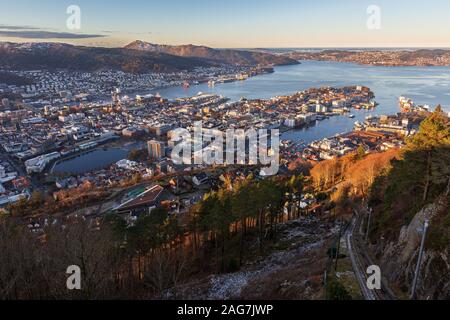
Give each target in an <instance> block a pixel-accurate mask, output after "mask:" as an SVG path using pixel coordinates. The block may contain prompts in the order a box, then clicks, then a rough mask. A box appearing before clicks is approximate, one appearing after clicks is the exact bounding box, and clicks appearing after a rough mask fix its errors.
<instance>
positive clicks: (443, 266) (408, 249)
mask: <svg viewBox="0 0 450 320" xmlns="http://www.w3.org/2000/svg"><path fill="white" fill-rule="evenodd" d="M441 200H442V199H441ZM441 200H438V201H436V202H435V203H433V204H430V205H428V206H426V207H425V208H423V209H422V210H421V211H420V212H418V213H417V214H416V215H415V216H414V218H413V220H412V221H411V222H410V223H409V224H408V225H405V226H403V227H402V229H401V230H400V233H399V237H398V240H397V241H395V242H387V241H385V240H384V239H382V240H381V241H379V242H378V243H377V245H376V246H375V248H374V251H375V252H376V253H377V256H378V257H379V260H380V267H381V270H382V272H383V275H384V276H385V277H386V279H387V280H388V282H389V283H390V284H391V285H393V287H396V288H398V289H399V291H401V292H402V293H403V294H404V295H405V297H400V298H407V297H408V294H409V293H410V292H411V286H412V282H413V279H414V272H415V268H416V265H417V260H418V254H419V249H420V242H421V235H420V233H419V231H418V230H419V229H421V228H422V227H423V224H424V221H425V219H428V220H429V221H430V226H432V225H433V221H435V220H436V216H437V214H438V212H440V211H441V210H442V209H443V208H445V205H444V204H443V203H442V201H441ZM397 293H398V292H397ZM417 297H418V299H450V255H449V246H446V249H445V250H443V251H442V250H440V251H438V250H435V249H428V250H427V248H426V246H425V252H424V255H423V259H422V264H421V272H420V275H419V282H418V286H417Z"/></svg>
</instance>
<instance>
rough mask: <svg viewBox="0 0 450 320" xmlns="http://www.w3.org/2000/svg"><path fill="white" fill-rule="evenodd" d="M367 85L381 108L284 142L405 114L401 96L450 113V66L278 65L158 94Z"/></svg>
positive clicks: (109, 159)
mask: <svg viewBox="0 0 450 320" xmlns="http://www.w3.org/2000/svg"><path fill="white" fill-rule="evenodd" d="M353 85H363V86H367V87H369V88H371V89H372V91H373V92H374V93H375V100H376V101H377V102H378V103H379V104H380V105H379V106H378V107H377V108H376V109H375V110H372V111H366V110H361V111H358V110H353V111H352V113H353V114H354V115H355V118H354V119H350V118H348V117H347V116H337V117H331V118H329V119H326V120H323V121H318V122H317V123H316V125H315V126H312V127H309V128H304V129H301V130H291V131H289V132H286V133H284V134H283V135H282V138H283V139H289V140H293V141H300V140H302V141H305V142H307V143H309V142H311V141H314V140H319V139H323V138H325V137H330V136H334V135H335V134H339V133H343V132H348V131H351V130H352V129H353V127H354V122H355V121H357V120H358V121H363V120H364V119H365V117H366V116H367V115H381V114H395V113H397V112H399V108H398V98H399V97H400V96H402V95H403V96H406V97H408V98H412V99H413V100H414V101H415V102H416V103H418V104H429V105H430V106H432V107H434V106H435V105H437V104H442V105H443V108H444V109H445V110H446V111H450V108H449V106H450V67H374V66H363V65H357V64H353V63H339V62H322V61H303V62H302V64H300V65H294V66H282V67H276V68H275V73H272V74H266V75H261V76H257V77H253V78H251V79H249V80H247V81H238V82H233V83H225V84H217V85H216V86H215V87H213V88H210V87H208V85H207V84H202V85H198V86H191V87H190V88H188V89H185V88H182V87H174V88H166V89H161V90H153V91H150V92H142V94H146V93H153V94H155V93H157V92H159V93H160V94H161V96H162V97H164V98H168V99H174V98H179V97H189V96H194V95H196V94H198V93H199V92H203V93H215V94H219V95H223V96H226V97H228V98H230V99H231V100H233V101H236V100H239V99H240V98H242V97H245V98H248V99H255V98H263V99H268V98H272V97H275V96H279V95H289V94H293V93H295V92H298V91H302V90H306V89H308V88H311V87H321V86H333V87H342V86H353ZM128 152H129V150H126V149H107V150H104V149H98V150H95V151H93V152H90V153H87V154H84V155H82V156H80V157H77V158H75V159H72V160H68V161H65V162H62V163H60V164H59V165H57V166H56V167H55V172H70V173H83V172H88V171H91V170H94V169H98V168H104V167H107V166H109V165H110V164H112V163H114V162H116V161H118V160H121V159H123V158H126V156H127V154H128Z"/></svg>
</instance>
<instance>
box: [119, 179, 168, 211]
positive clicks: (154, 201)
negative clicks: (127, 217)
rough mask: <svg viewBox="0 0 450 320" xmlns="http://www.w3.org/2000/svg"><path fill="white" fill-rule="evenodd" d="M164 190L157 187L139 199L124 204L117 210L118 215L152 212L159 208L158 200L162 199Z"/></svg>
mask: <svg viewBox="0 0 450 320" xmlns="http://www.w3.org/2000/svg"><path fill="white" fill-rule="evenodd" d="M163 191H164V188H163V187H161V186H160V185H155V186H153V187H151V188H149V189H147V190H146V191H144V192H143V193H141V194H140V195H138V196H137V197H135V198H133V199H131V200H129V201H127V202H125V203H123V204H122V205H120V206H119V207H118V208H117V209H116V210H117V212H118V213H127V212H134V211H139V210H147V209H148V210H152V209H154V208H156V207H157V206H158V200H159V199H160V197H161V194H162V192H163Z"/></svg>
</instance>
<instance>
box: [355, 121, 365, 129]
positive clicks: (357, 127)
mask: <svg viewBox="0 0 450 320" xmlns="http://www.w3.org/2000/svg"><path fill="white" fill-rule="evenodd" d="M362 129H364V125H363V124H362V123H361V122H359V121H356V122H355V130H356V131H361V130H362Z"/></svg>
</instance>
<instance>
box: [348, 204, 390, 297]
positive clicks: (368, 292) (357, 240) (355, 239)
mask: <svg viewBox="0 0 450 320" xmlns="http://www.w3.org/2000/svg"><path fill="white" fill-rule="evenodd" d="M362 221H363V219H362V215H361V214H358V213H356V215H355V217H354V218H353V220H352V223H351V225H350V228H348V230H347V232H346V235H345V239H346V242H347V248H348V252H349V255H350V259H351V261H352V265H353V270H354V272H355V275H356V278H357V280H358V283H359V286H360V288H361V292H362V294H363V297H364V299H365V300H395V299H396V298H395V295H394V294H393V292H392V290H391V289H390V288H389V286H388V285H387V283H386V280H385V279H383V277H382V279H381V289H380V290H372V289H369V288H368V287H367V278H368V275H367V273H366V270H367V268H368V267H369V266H372V265H374V263H373V261H372V259H371V258H370V256H369V255H368V253H367V248H366V247H365V245H364V244H363V240H362V237H361V235H360V234H359V233H358V232H357V230H360V229H361V223H362Z"/></svg>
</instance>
